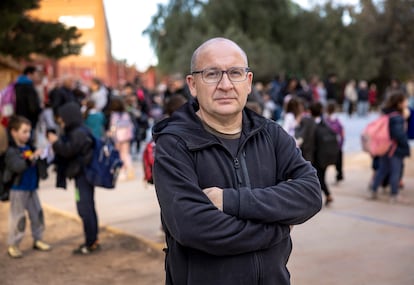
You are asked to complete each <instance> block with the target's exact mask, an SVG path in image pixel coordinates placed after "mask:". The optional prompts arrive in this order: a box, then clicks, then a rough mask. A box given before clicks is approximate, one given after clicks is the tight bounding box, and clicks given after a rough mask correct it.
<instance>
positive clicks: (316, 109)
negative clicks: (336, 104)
mask: <svg viewBox="0 0 414 285" xmlns="http://www.w3.org/2000/svg"><path fill="white" fill-rule="evenodd" d="M309 110H310V112H311V115H312V117H314V118H316V117H320V116H322V113H323V105H322V103H321V102H314V103H312V104H311V105H310V107H309Z"/></svg>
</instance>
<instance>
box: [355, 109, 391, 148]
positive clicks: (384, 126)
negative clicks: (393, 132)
mask: <svg viewBox="0 0 414 285" xmlns="http://www.w3.org/2000/svg"><path fill="white" fill-rule="evenodd" d="M393 113H394V114H393ZM393 113H390V114H384V115H381V116H380V117H378V118H377V119H375V120H374V121H372V122H370V123H369V124H368V125H367V126H366V127H365V129H364V130H363V131H362V134H361V145H362V150H363V151H366V152H368V153H369V154H370V155H371V156H383V155H385V154H386V153H387V152H388V151H389V150H390V149H391V148H394V147H395V143H394V142H393V141H392V139H391V136H390V128H389V125H390V116H393V115H395V114H396V113H395V112H393Z"/></svg>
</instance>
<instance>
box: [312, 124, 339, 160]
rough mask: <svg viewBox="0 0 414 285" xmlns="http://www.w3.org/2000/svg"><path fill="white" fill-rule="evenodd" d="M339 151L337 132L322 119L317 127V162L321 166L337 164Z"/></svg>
mask: <svg viewBox="0 0 414 285" xmlns="http://www.w3.org/2000/svg"><path fill="white" fill-rule="evenodd" d="M339 151H340V147H339V143H338V137H337V134H336V133H335V132H334V131H333V130H332V129H331V128H330V127H329V126H328V125H327V123H326V122H325V121H324V120H322V121H321V122H320V123H319V124H317V125H316V128H315V164H316V165H317V166H319V167H321V168H325V167H327V166H329V165H332V164H335V163H336V161H337V159H338V153H339Z"/></svg>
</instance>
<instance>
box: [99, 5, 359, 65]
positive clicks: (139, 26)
mask: <svg viewBox="0 0 414 285" xmlns="http://www.w3.org/2000/svg"><path fill="white" fill-rule="evenodd" d="M294 1H295V2H297V3H298V4H299V5H301V6H302V7H304V8H306V7H309V5H310V4H315V3H323V2H325V1H324V0H294ZM335 2H338V3H347V4H357V3H358V2H359V1H358V0H335ZM166 3H168V0H104V5H105V12H106V17H107V22H108V27H109V33H110V35H111V43H112V55H113V56H114V57H115V58H116V59H120V60H122V59H125V60H126V61H127V63H128V64H130V65H133V64H135V65H136V67H137V69H138V70H140V71H145V70H146V69H147V68H148V67H149V66H150V65H156V64H157V57H156V55H155V53H154V51H153V49H152V48H151V46H150V40H149V37H148V36H147V35H143V34H142V32H143V31H144V30H145V29H146V28H147V27H148V26H149V24H150V23H151V18H152V16H153V15H155V14H156V13H157V10H158V8H157V7H158V4H166Z"/></svg>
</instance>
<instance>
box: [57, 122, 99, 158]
mask: <svg viewBox="0 0 414 285" xmlns="http://www.w3.org/2000/svg"><path fill="white" fill-rule="evenodd" d="M68 136H69V138H64V137H60V138H59V140H58V141H56V142H55V143H54V144H53V151H54V152H55V153H56V154H58V155H60V156H61V157H63V158H73V157H75V156H77V155H78V154H80V153H82V151H83V150H84V149H85V147H86V144H87V143H88V142H89V141H90V139H89V137H88V135H87V133H86V132H84V131H83V130H81V129H80V128H77V129H75V130H73V131H72V132H70V133H69V134H68ZM90 143H92V142H91V141H90Z"/></svg>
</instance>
